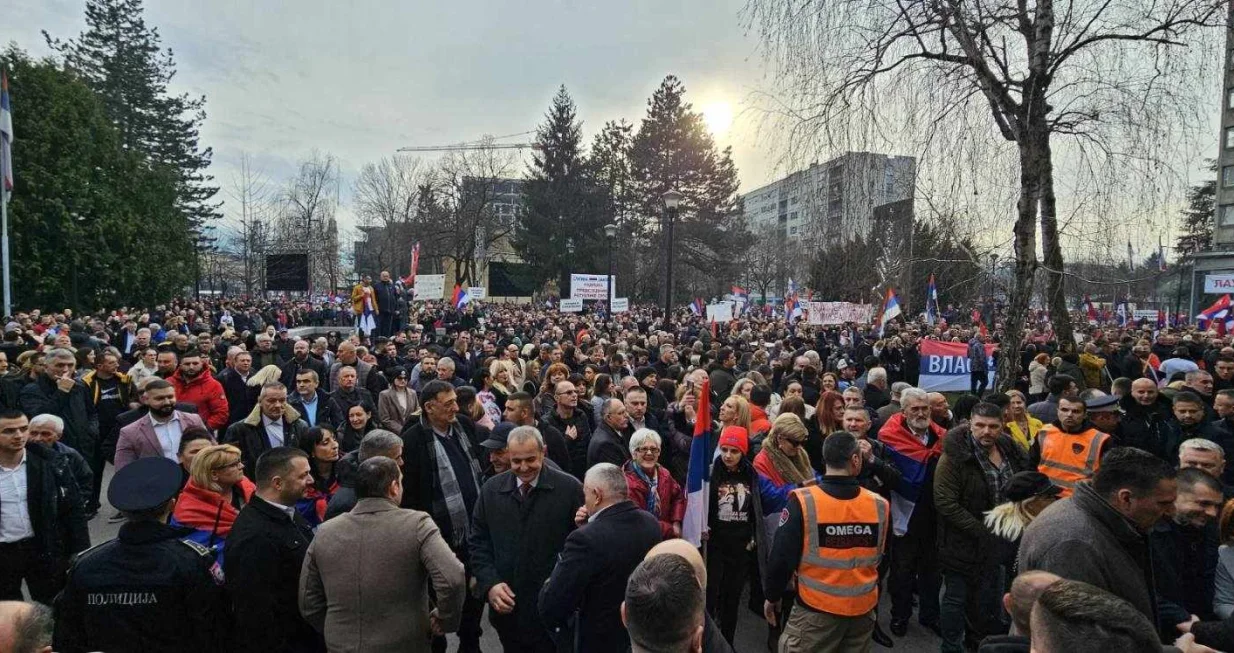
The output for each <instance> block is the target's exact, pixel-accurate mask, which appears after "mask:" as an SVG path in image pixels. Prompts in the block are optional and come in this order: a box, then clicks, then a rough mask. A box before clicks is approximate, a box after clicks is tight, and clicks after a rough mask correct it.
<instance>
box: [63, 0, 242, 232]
mask: <svg viewBox="0 0 1234 653" xmlns="http://www.w3.org/2000/svg"><path fill="white" fill-rule="evenodd" d="M142 14H143V8H142V0H87V1H86V30H85V31H84V32H82V33H81V34H80V35H79V36H78V38H77V39H70V40H66V41H61V40H59V39H53V38H51V36H50V35H48V34H47V33H46V32H44V33H43V35H44V38H45V39H46V40H47V43H48V45H49V46H50V47H51V48H52V49H54V50H55V51H57V52H59V53H60V54H61V55H62V56H63V57H64V62H65V64H66V65H67V66H69V67H70V68H72V69H74V70H75V71H77V73H78V74H79V75H81V77H82V79H83V80H84V81H85V82H86V84H87V85H88V86H89V87H90V88H91V89H92V90H94V92H95V93H97V94H98V96H99V97H100V99H101V100H102V103H103V108H104V110H105V111H106V113H107V115H108V117H109V118H111V120H112V123H113V124H114V125H115V126H116V129H117V131H118V133H119V145H120V147H122V148H124V149H126V150H130V151H135V152H140V153H142V154H143V155H144V156H146V157H147V158H148V159H149V160H150V161H151V162H152V163H156V164H162V165H167V166H170V167H171V168H172V169H174V170H176V171H178V175H177V182H176V206H177V208H178V209H179V210H180V211H181V212H182V213H183V214H184V215H185V216H186V218H188V220H189V222H190V224H191V225H192V227H193V228H194V229H198V230H200V229H201V228H202V227H203V226H204V225H205V223H206V222H208V221H210V220H213V219H215V218H217V217H220V215H221V213H220V212H219V206H220V203H218V202H213V201H212V199H213V198H214V196H215V195H216V194H217V193H218V186H216V185H214V183H213V181H214V178H213V177H212V176H211V175H209V174H208V173H207V172H206V170H207V168H208V167H209V165H210V160H211V158H212V156H213V150H212V149H211V148H208V147H207V148H202V147H201V145H200V138H199V136H200V135H199V132H200V128H201V125H202V123H203V122H204V121H205V116H206V114H205V97H198V98H194V97H190V96H189V95H187V94H184V95H170V94H169V93H168V91H167V84H168V82H170V81H171V79H172V77H173V76H174V75H175V73H176V68H175V58H174V56H173V53H172V51H171V49H167V50H163V49H162V46H161V38H160V37H159V33H158V30H157V29H155V28H152V27H149V26H147V25H146V22H145V20H144V18H143V15H142Z"/></svg>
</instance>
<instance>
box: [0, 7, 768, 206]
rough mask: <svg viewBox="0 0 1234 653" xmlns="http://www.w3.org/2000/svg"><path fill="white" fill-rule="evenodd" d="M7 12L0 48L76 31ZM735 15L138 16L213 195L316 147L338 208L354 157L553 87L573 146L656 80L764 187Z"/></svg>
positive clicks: (210, 10)
mask: <svg viewBox="0 0 1234 653" xmlns="http://www.w3.org/2000/svg"><path fill="white" fill-rule="evenodd" d="M13 3H16V10H15V11H5V12H4V20H3V24H2V26H0V40H2V41H4V42H8V41H15V42H16V43H17V44H18V45H19V46H21V47H23V48H25V49H27V50H28V51H30V52H32V53H34V54H45V53H47V52H48V50H47V48H46V46H45V45H44V43H43V38H42V36H41V35H40V33H39V32H40V30H43V29H45V30H47V31H48V32H49V33H50V34H51V35H52V36H55V37H72V36H76V35H77V34H78V33H79V32H80V31H81V30H82V29H84V27H85V21H84V17H83V6H84V3H83V2H81V1H80V0H6V2H5V4H9V5H10V6H11V5H12V4H13ZM743 4H744V0H673V1H669V2H665V1H663V0H627V1H626V2H612V1H611V0H610V1H597V0H584V1H577V2H566V1H554V0H521V1H520V0H514V1H510V0H507V1H504V2H493V1H491V0H490V1H487V2H484V1H479V0H453V1H449V2H406V1H390V0H372V1H364V2H357V1H343V2H339V1H338V0H333V1H327V0H296V1H295V2H272V1H260V2H252V1H251V0H242V1H241V0H210V1H209V2H205V3H203V2H200V0H197V1H188V0H149V1H147V3H146V20H147V23H148V24H149V25H152V26H155V27H157V28H158V30H159V32H160V34H161V35H162V39H163V45H164V46H166V47H171V48H172V49H173V50H174V51H175V56H176V64H177V68H178V74H177V77H176V80H175V84H174V86H173V88H174V89H175V90H177V91H187V92H190V93H194V94H204V95H205V96H206V100H207V105H206V109H207V112H208V118H207V120H206V123H205V126H204V128H203V130H202V142H203V143H205V144H207V145H210V146H212V147H213V148H214V165H213V167H212V172H213V173H214V175H215V176H216V178H217V180H218V181H219V182H220V183H221V184H222V185H223V186H224V187H226V186H227V184H228V183H229V181H230V180H231V179H232V178H233V177H234V175H235V172H236V168H237V162H238V160H239V158H240V156H241V154H242V153H248V154H249V155H250V156H252V157H253V160H254V161H255V162H256V166H257V167H258V168H260V169H262V170H264V172H265V173H266V174H267V175H269V176H270V177H271V178H272V179H275V180H282V179H286V178H287V177H288V176H289V175H290V174H291V173H292V171H293V170H294V167H295V164H296V162H297V161H298V160H301V159H302V158H305V157H306V156H308V155H309V153H310V152H311V151H312V150H313V149H314V148H316V149H319V150H321V151H323V152H329V153H331V154H333V155H335V156H336V157H338V159H339V161H340V164H341V169H342V172H343V185H344V188H343V199H344V203H345V204H346V199H347V194H348V193H347V188H346V186H347V185H349V183H350V181H351V180H353V179H354V177H355V175H356V173H357V171H358V170H359V169H360V167H361V166H363V165H364V164H365V163H367V162H370V161H375V160H377V159H379V158H381V157H383V156H387V155H390V154H392V153H393V152H394V151H395V150H396V149H397V148H398V147H401V146H404V145H442V144H449V143H457V142H461V141H472V140H476V139H478V138H480V137H482V136H484V135H485V134H491V135H498V136H500V135H506V134H513V133H517V132H525V131H529V130H532V129H534V128H535V127H536V125H537V124H538V123H539V122H540V121H541V120H542V117H543V115H544V113H545V111H546V110H547V109H548V106H549V102H550V100H551V99H552V96H553V94H554V93H555V92H556V90H557V87H558V86H559V85H561V84H565V85H566V87H567V88H568V89H569V91H570V93H571V94H572V95H573V96H574V99H575V101H576V103H577V104H578V108H579V116H580V118H581V119H582V120H583V121H584V129H585V132H586V137H587V139H588V141H589V140H590V137H591V135H592V134H593V133H594V132H595V131H596V130H598V129H599V128H600V127H601V126H602V125H603V124H604V122H605V121H607V120H615V119H619V118H625V119H627V120H629V121H631V122H633V123H635V124H637V123H638V121H639V120H640V119H641V118H642V116H643V115H644V114H645V111H646V102H647V99H648V98H649V97H650V95H651V93H652V92H653V91H654V90H655V88H656V87H657V86H658V85H659V83H660V81H661V80H662V79H663V78H664V76H665V75H667V74H670V73H671V74H675V75H677V76H678V77H680V78H681V79H682V80H683V82H684V83H685V84H686V88H687V98H688V99H689V100H690V101H692V102H693V103H694V105H695V107H696V108H699V109H702V108H704V107H706V108H707V109H708V112H709V114H708V115H709V116H710V115H714V116H716V120H719V121H721V122H723V114H724V113H725V111H726V110H728V111H731V112H732V114H734V122H733V125H732V127H731V128H730V129H728V130H727V131H726V132H725V133H722V134H718V138H717V141H718V142H719V143H720V144H721V145H732V146H733V147H734V156H735V159H736V163H737V166H738V170H739V173H740V179H741V185H742V189H743V190H749V189H753V188H756V187H758V186H760V185H762V184H763V183H766V182H767V181H770V180H771V179H772V178H773V177H772V175H773V174H774V170H773V167H774V165H773V162H774V161H775V160H776V158H777V157H776V156H774V155H773V154H771V153H763V152H760V149H759V147H758V143H757V141H756V139H755V138H754V137H753V135H752V133H753V131H754V130H753V129H748V128H746V127H745V125H747V124H748V123H749V122H750V120H749V119H748V116H743V115H741V111H742V103H743V101H744V100H745V99H746V98H747V97H748V96H749V94H750V92H751V91H753V90H754V89H755V88H756V87H757V85H758V83H759V79H760V76H761V75H762V71H763V68H762V66H761V64H760V63H759V60H758V58H757V56H756V53H755V41H754V39H753V38H752V37H747V36H746V35H745V33H744V30H743V29H742V27H741V19H740V15H739V12H740V10H741V7H742V6H743ZM20 107H21V105H20V98H14V110H15V111H20V110H21V108H20ZM18 138H19V139H20V134H19V135H18ZM529 138H530V136H528V137H524V138H522V139H515V140H527V139H529ZM430 156H435V155H430Z"/></svg>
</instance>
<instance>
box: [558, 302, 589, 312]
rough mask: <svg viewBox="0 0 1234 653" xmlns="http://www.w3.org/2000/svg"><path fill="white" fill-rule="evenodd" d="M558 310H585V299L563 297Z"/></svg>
mask: <svg viewBox="0 0 1234 653" xmlns="http://www.w3.org/2000/svg"><path fill="white" fill-rule="evenodd" d="M558 310H560V311H561V312H562V313H582V312H583V300H581V299H563V300H561V305H560V306H558Z"/></svg>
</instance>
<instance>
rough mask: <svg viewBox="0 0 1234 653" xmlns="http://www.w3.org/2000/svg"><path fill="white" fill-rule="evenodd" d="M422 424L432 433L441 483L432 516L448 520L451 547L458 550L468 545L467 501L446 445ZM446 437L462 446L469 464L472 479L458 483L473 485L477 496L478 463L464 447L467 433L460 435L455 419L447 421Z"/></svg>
mask: <svg viewBox="0 0 1234 653" xmlns="http://www.w3.org/2000/svg"><path fill="white" fill-rule="evenodd" d="M425 426H427V427H428V429H429V432H430V433H432V434H433V448H432V450H431V451H432V454H433V458H434V461H433V462H434V464H435V465H436V467H437V480H438V481H439V482H440V484H441V496H440V497H437V496H434V497H433V519H435V520H438V521H440V520H442V519H443V518H445V519H449V520H450V548H451V549H454V550H455V551H457V550H459V549H460V548H462V547H463V546H466V544H467V532H468V525H469V524H470V523H471V519H470V518H469V517H468V515H467V503H466V502H465V501H464V500H463V491H462V489H461V486H460V485H459V483H460V480H459V479H458V478H457V477H456V476H455V475H454V466H453V465H451V464H450V454H448V453H446V447H445V444H443V442H442V437H441V435H440V434H438V433H437V431H435V430H433V427H432V425H431V424H429V423H428V422H427V420H426V421H425ZM447 437H450V438H454V439H456V441H457V442H458V443H459V445H460V446H461V447H462V448H463V454H464V455H465V456H466V457H467V462H468V464H469V465H470V466H471V475H470V476H471V478H466V479H462V481H461V482H463V483H471V484H473V486H474V487H475V489H476V494H477V495H479V493H480V481H479V479H480V465H479V464H478V463H477V462H476V459H475V458H473V457H472V455H471V452H470V451H468V450H467V441H466V436H465V435H464V434H463V430H462V429H460V428H459V426H458V422H453V423H451V424H450V433H449V435H448V436H447Z"/></svg>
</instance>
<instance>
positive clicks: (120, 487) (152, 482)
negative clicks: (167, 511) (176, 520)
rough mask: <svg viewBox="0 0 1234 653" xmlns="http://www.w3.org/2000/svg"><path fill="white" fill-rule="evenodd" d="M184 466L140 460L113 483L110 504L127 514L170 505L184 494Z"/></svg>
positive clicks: (163, 459) (160, 459)
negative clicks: (182, 467) (177, 496)
mask: <svg viewBox="0 0 1234 653" xmlns="http://www.w3.org/2000/svg"><path fill="white" fill-rule="evenodd" d="M183 478H184V476H183V474H182V473H181V471H180V466H179V465H177V464H176V463H174V462H172V461H170V460H168V459H166V458H163V457H162V456H157V457H150V458H139V459H137V460H134V461H133V462H131V463H129V464H127V465H125V466H124V467H123V468H122V469H121V470H120V471H118V472H116V475H115V476H113V477H112V479H111V485H110V486H108V488H107V501H108V502H110V503H111V505H112V506H113V507H114V508H116V509H117V510H120V511H123V512H144V511H147V510H153V509H155V508H158V507H159V506H161V505H163V504H165V503H167V502H168V501H170V500H171V499H172V498H173V497H175V496H176V494H178V493H179V492H180V482H181V481H182V480H183Z"/></svg>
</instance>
